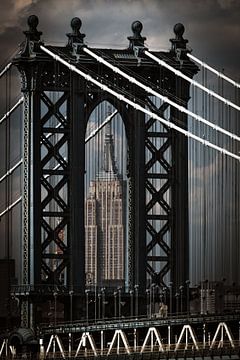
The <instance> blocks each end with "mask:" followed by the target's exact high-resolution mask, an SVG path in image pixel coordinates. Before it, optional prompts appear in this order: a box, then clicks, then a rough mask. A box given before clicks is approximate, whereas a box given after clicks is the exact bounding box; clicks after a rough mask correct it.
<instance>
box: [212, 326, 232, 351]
mask: <svg viewBox="0 0 240 360" xmlns="http://www.w3.org/2000/svg"><path fill="white" fill-rule="evenodd" d="M224 332H225V335H227V338H228V340H229V342H230V344H231V346H232V348H234V347H235V346H234V342H233V336H232V334H231V330H230V329H229V328H228V326H227V324H226V323H225V322H221V323H219V324H218V327H217V330H216V332H215V335H214V337H213V339H212V342H211V345H210V349H212V348H213V347H214V346H215V345H216V344H217V337H218V335H220V340H219V342H218V348H222V347H223V345H224V344H223V342H224Z"/></svg>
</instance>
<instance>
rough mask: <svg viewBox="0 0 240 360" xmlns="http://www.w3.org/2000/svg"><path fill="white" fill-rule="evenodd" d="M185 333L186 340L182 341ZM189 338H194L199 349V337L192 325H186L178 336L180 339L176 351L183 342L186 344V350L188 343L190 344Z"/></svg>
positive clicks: (195, 345) (194, 343) (196, 347)
mask: <svg viewBox="0 0 240 360" xmlns="http://www.w3.org/2000/svg"><path fill="white" fill-rule="evenodd" d="M184 335H185V342H184V341H183V342H182V340H183V338H184ZM189 338H191V339H192V341H193V345H194V347H195V349H196V350H199V347H198V341H197V337H196V335H195V334H194V331H193V329H192V327H191V326H190V325H184V326H183V328H182V331H181V334H180V336H179V338H178V341H177V343H176V346H175V351H177V350H178V348H179V346H180V344H181V343H183V344H185V350H187V349H188V345H189Z"/></svg>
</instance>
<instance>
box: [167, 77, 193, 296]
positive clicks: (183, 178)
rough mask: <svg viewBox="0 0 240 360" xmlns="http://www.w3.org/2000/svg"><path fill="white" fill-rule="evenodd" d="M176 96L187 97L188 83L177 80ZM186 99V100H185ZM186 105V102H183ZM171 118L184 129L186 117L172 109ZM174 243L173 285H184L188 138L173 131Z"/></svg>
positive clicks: (186, 236) (186, 255)
mask: <svg viewBox="0 0 240 360" xmlns="http://www.w3.org/2000/svg"><path fill="white" fill-rule="evenodd" d="M175 81H176V96H177V98H180V99H184V100H185V99H186V96H185V95H187V94H188V91H189V87H188V85H187V84H186V83H185V84H183V83H182V81H181V80H176V79H175ZM187 100H188V99H187ZM185 104H187V101H186V102H185ZM171 119H172V121H173V122H174V123H175V122H176V121H177V122H176V124H178V125H179V123H180V124H182V127H184V128H185V127H186V128H187V116H186V115H185V114H183V113H181V112H180V111H178V110H176V109H173V108H171ZM172 158H173V172H174V177H173V178H174V185H173V198H172V202H173V230H172V231H173V233H172V234H173V244H172V264H171V268H172V278H171V281H172V282H173V288H175V290H178V288H179V286H181V285H183V284H185V282H186V280H188V278H189V273H188V272H189V248H188V247H189V242H188V237H189V236H188V233H189V232H188V139H187V137H186V136H184V135H183V134H180V133H177V132H175V131H174V136H173V145H172Z"/></svg>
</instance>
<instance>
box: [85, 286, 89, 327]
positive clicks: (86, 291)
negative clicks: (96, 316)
mask: <svg viewBox="0 0 240 360" xmlns="http://www.w3.org/2000/svg"><path fill="white" fill-rule="evenodd" d="M89 291H90V290H89V289H86V290H85V294H86V321H87V325H88V304H89V302H88V294H89Z"/></svg>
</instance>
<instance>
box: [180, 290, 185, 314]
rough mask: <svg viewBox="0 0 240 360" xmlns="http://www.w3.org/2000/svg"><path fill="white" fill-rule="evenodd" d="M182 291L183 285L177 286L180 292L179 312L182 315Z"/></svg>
mask: <svg viewBox="0 0 240 360" xmlns="http://www.w3.org/2000/svg"><path fill="white" fill-rule="evenodd" d="M183 289H184V286H183V285H181V286H179V290H180V312H181V314H182V313H183Z"/></svg>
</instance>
